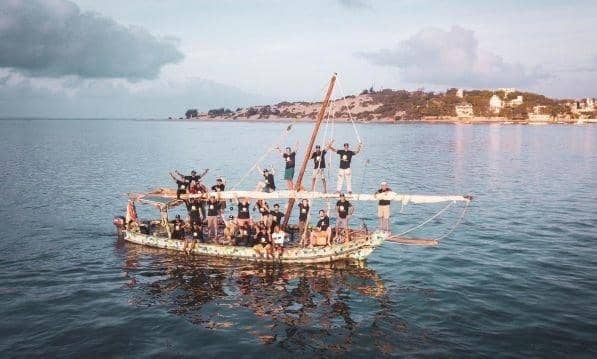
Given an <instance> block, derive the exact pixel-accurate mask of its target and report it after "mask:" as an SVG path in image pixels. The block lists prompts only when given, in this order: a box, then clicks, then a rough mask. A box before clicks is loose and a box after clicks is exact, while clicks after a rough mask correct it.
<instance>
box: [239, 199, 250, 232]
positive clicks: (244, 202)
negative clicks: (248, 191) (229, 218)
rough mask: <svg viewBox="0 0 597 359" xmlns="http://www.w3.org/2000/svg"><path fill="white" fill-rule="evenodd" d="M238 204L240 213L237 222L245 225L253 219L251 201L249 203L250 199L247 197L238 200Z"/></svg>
mask: <svg viewBox="0 0 597 359" xmlns="http://www.w3.org/2000/svg"><path fill="white" fill-rule="evenodd" d="M236 206H237V208H238V215H237V216H236V222H237V224H238V225H239V226H243V225H244V224H245V223H249V222H250V221H251V213H250V212H249V208H250V207H251V203H249V200H248V199H247V198H242V199H240V200H237V202H236Z"/></svg>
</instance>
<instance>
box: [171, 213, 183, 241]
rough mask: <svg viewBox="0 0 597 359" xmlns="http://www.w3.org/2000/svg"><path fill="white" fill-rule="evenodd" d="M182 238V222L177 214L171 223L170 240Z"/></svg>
mask: <svg viewBox="0 0 597 359" xmlns="http://www.w3.org/2000/svg"><path fill="white" fill-rule="evenodd" d="M183 238H184V222H183V221H182V220H181V219H180V214H177V215H176V217H175V219H174V222H172V239H183Z"/></svg>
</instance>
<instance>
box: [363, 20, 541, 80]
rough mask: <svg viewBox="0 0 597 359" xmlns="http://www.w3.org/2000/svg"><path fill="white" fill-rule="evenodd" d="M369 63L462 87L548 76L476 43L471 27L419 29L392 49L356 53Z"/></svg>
mask: <svg viewBox="0 0 597 359" xmlns="http://www.w3.org/2000/svg"><path fill="white" fill-rule="evenodd" d="M358 55H359V56H362V57H364V58H366V59H367V60H368V61H370V62H371V63H373V64H376V65H382V66H391V67H396V68H398V69H399V70H400V73H401V75H402V78H403V79H404V80H406V81H408V82H411V83H424V84H434V85H448V86H463V87H501V86H529V85H532V84H534V83H537V82H539V81H541V80H544V79H546V78H548V77H549V76H548V75H546V74H545V73H543V72H542V71H541V69H539V68H533V69H527V68H525V67H524V66H523V65H521V64H518V63H509V62H506V61H505V60H504V59H503V58H502V57H501V56H499V55H496V54H494V53H492V52H489V51H485V50H483V49H481V48H480V47H479V43H478V41H477V39H476V37H475V34H474V32H473V31H471V30H467V29H464V28H462V27H458V26H454V27H452V28H451V29H450V30H449V31H444V30H441V29H436V28H427V29H423V30H421V31H420V32H418V33H417V34H415V35H414V36H412V37H411V38H409V39H407V40H404V41H401V42H399V43H398V44H397V46H395V47H394V48H392V49H382V50H379V51H370V52H361V53H359V54H358Z"/></svg>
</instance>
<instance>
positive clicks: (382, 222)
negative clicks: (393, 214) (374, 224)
mask: <svg viewBox="0 0 597 359" xmlns="http://www.w3.org/2000/svg"><path fill="white" fill-rule="evenodd" d="M386 192H392V189H390V187H388V182H386V181H383V182H382V183H381V184H380V185H379V189H378V190H377V191H376V192H375V196H377V195H378V194H381V193H386ZM390 203H391V202H390V200H387V199H380V200H379V203H378V205H377V218H379V229H381V230H382V231H386V232H389V231H390Z"/></svg>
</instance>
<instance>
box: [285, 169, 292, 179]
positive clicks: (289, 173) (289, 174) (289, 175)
mask: <svg viewBox="0 0 597 359" xmlns="http://www.w3.org/2000/svg"><path fill="white" fill-rule="evenodd" d="M293 178H294V167H292V168H287V169H285V170H284V179H285V180H290V181H292V179H293Z"/></svg>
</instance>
